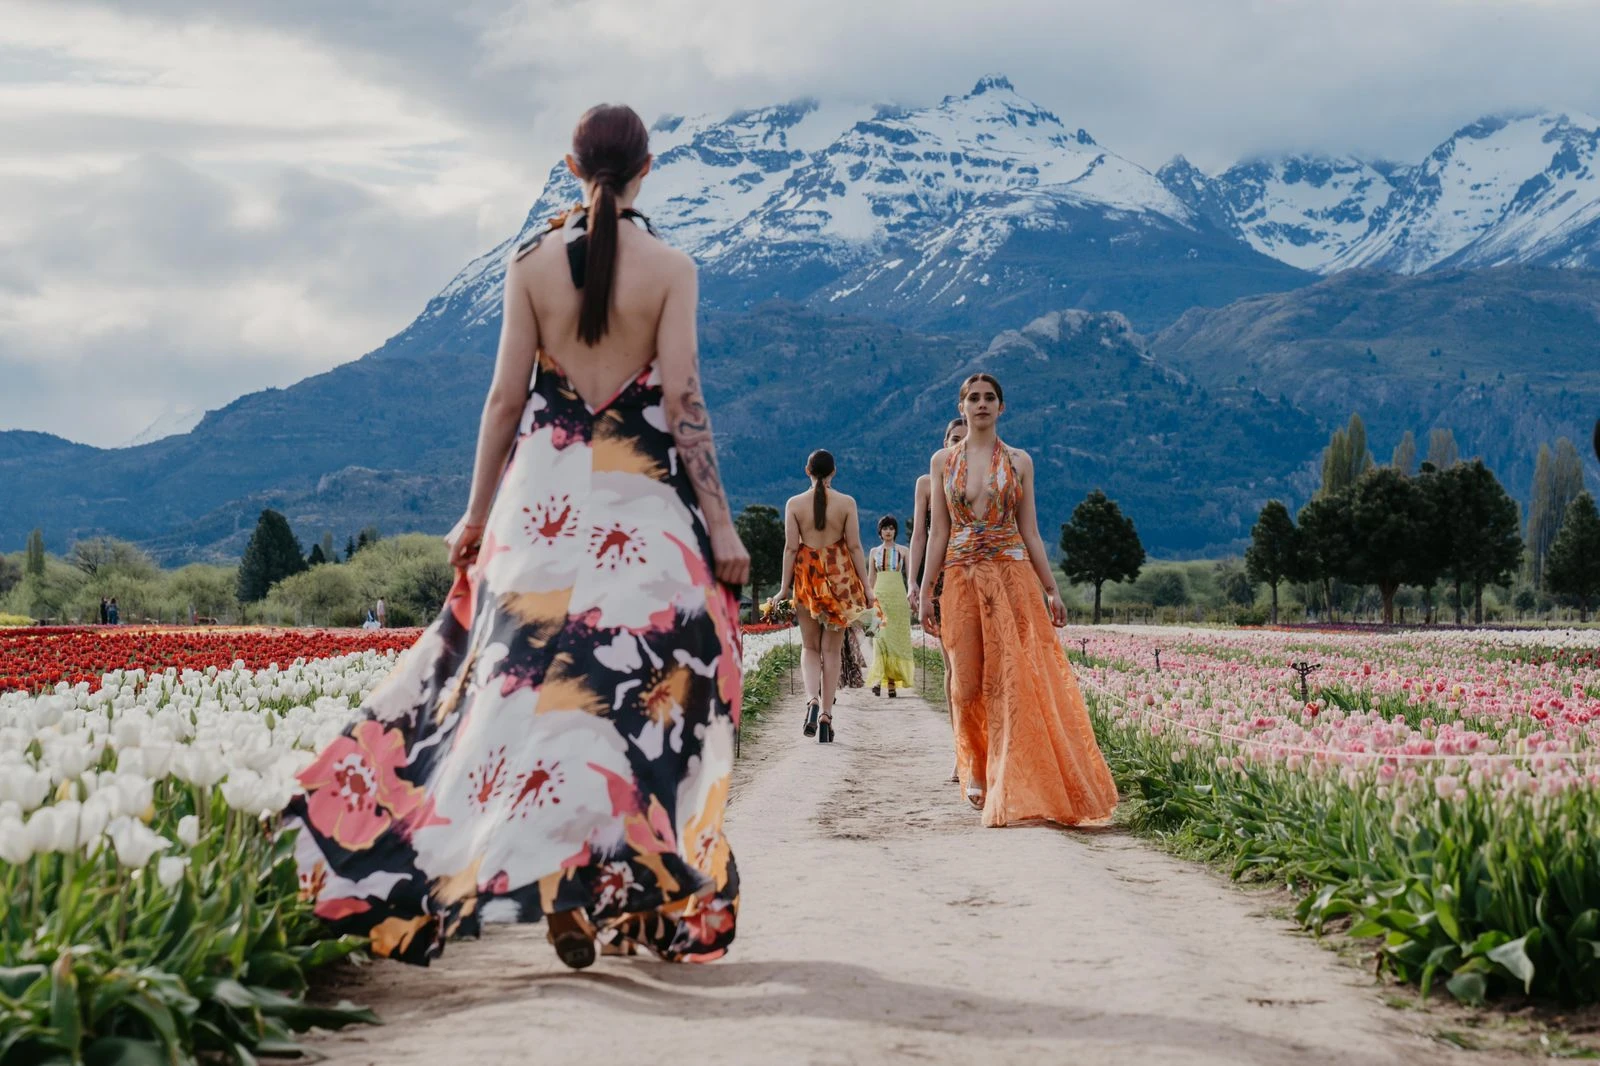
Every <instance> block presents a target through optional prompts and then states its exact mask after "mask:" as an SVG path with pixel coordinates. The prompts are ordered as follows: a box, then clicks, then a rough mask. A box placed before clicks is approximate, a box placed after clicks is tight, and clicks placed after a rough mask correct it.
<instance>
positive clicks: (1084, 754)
mask: <svg viewBox="0 0 1600 1066" xmlns="http://www.w3.org/2000/svg"><path fill="white" fill-rule="evenodd" d="M944 575H945V579H944V596H943V602H942V604H941V610H942V613H943V616H944V617H943V620H942V624H941V627H940V634H941V636H942V638H943V640H944V647H945V651H946V652H947V653H948V654H949V656H950V695H951V707H952V716H953V717H954V719H955V732H956V762H957V765H958V768H959V773H960V776H961V785H962V788H963V790H965V788H966V786H967V785H968V784H969V783H970V782H971V781H972V780H973V779H974V778H977V780H979V781H982V782H986V783H987V791H986V794H985V797H984V807H983V824H984V825H986V826H1001V825H1012V824H1015V823H1017V822H1025V821H1031V820H1037V819H1043V820H1046V821H1051V822H1056V823H1059V824H1061V825H1081V824H1083V823H1085V822H1103V821H1105V820H1106V819H1108V818H1110V817H1111V813H1112V811H1114V810H1115V809H1116V806H1117V786H1116V784H1115V783H1114V782H1113V781H1112V780H1111V771H1110V770H1109V769H1108V768H1107V767H1106V762H1105V759H1104V758H1103V757H1102V756H1101V754H1100V747H1099V745H1098V744H1096V743H1095V739H1094V727H1093V726H1092V725H1091V724H1090V722H1089V709H1088V707H1087V706H1085V704H1084V702H1083V694H1082V693H1081V692H1079V691H1078V682H1077V679H1076V678H1075V677H1074V676H1073V674H1072V667H1071V666H1070V665H1068V663H1067V656H1066V653H1065V652H1064V651H1062V650H1061V643H1060V641H1059V640H1057V639H1056V631H1055V627H1054V626H1052V625H1051V624H1050V612H1049V611H1048V610H1047V609H1046V607H1045V602H1044V596H1043V594H1042V593H1041V592H1040V590H1039V579H1038V578H1037V577H1036V576H1035V575H1034V572H1033V567H1032V566H1030V565H1029V564H1028V563H1026V562H1023V561H1020V560H1016V559H985V560H981V561H979V562H974V563H969V564H965V565H962V566H951V567H946V568H945V571H944Z"/></svg>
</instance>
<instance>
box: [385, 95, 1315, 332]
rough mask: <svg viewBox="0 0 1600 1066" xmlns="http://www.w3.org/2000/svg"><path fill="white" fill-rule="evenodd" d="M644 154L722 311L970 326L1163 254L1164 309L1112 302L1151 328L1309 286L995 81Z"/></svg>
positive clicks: (744, 122) (651, 199)
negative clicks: (771, 310)
mask: <svg viewBox="0 0 1600 1066" xmlns="http://www.w3.org/2000/svg"><path fill="white" fill-rule="evenodd" d="M651 149H652V151H653V152H654V153H655V156H656V163H655V166H654V168H653V170H652V172H651V174H650V176H649V178H648V179H647V180H646V181H645V183H644V186H643V189H642V191H641V194H640V200H639V205H638V206H639V208H640V209H641V210H642V211H644V212H645V213H647V214H648V215H650V217H651V219H652V220H653V222H654V223H655V225H656V228H657V230H658V231H659V232H660V233H661V234H662V235H663V236H664V237H665V238H666V239H667V240H669V241H671V242H672V243H674V244H675V245H677V246H678V247H680V248H682V249H684V250H685V251H687V252H689V253H690V254H691V255H693V256H694V257H695V259H696V260H697V261H698V262H699V263H700V265H701V271H702V274H701V277H702V292H703V293H704V294H705V296H706V298H707V301H708V303H709V304H710V305H711V306H714V307H722V308H725V309H732V308H740V307H747V306H750V305H751V304H754V303H756V302H759V301H762V300H766V299H771V298H780V299H785V300H790V301H794V302H799V303H812V304H815V305H818V306H828V307H830V308H834V309H838V310H849V311H867V312H896V313H900V314H903V315H904V316H905V317H906V318H907V320H908V321H915V322H918V323H921V324H942V325H948V324H961V325H966V324H972V321H971V320H972V316H973V314H974V307H975V306H981V307H983V308H989V307H991V306H993V304H994V301H993V299H992V298H991V297H992V295H993V294H995V293H1005V294H1007V295H1008V296H1011V297H1015V296H1016V294H1017V293H1018V292H1019V291H1020V290H1019V286H1020V287H1021V288H1023V289H1026V288H1036V287H1037V286H1038V285H1040V284H1042V285H1044V286H1045V288H1046V289H1054V290H1055V292H1054V299H1055V300H1056V301H1057V302H1061V301H1066V302H1078V303H1081V304H1082V305H1083V306H1086V307H1094V306H1102V307H1104V306H1122V304H1123V301H1122V299H1121V297H1122V292H1121V287H1122V285H1123V284H1124V283H1125V282H1126V281H1127V278H1128V276H1129V275H1130V273H1136V272H1138V270H1139V269H1142V268H1143V267H1151V266H1154V267H1157V268H1160V267H1161V265H1162V264H1168V265H1169V267H1170V269H1171V270H1172V271H1173V274H1174V278H1175V284H1174V287H1173V289H1172V290H1171V292H1170V294H1168V296H1167V297H1164V298H1163V299H1164V302H1162V303H1161V305H1160V307H1159V308H1155V307H1153V306H1147V307H1143V308H1141V307H1139V306H1128V307H1122V309H1124V310H1126V311H1128V313H1130V314H1131V315H1132V316H1133V317H1134V318H1135V321H1140V319H1141V311H1147V312H1149V314H1147V315H1145V316H1144V320H1143V322H1142V323H1141V324H1142V325H1146V326H1148V325H1152V324H1153V323H1152V321H1151V316H1152V315H1153V316H1155V317H1159V318H1170V317H1172V316H1175V315H1176V314H1177V313H1179V312H1181V311H1182V310H1184V309H1185V308H1186V307H1187V306H1188V305H1190V304H1193V303H1205V304H1215V303H1219V302H1226V301H1227V300H1228V299H1233V298H1235V297H1237V296H1240V295H1245V294H1246V293H1250V292H1257V291H1261V290H1262V289H1263V288H1274V289H1276V288H1283V287H1286V286H1293V285H1295V284H1299V283H1300V282H1301V280H1302V279H1301V278H1300V277H1298V276H1297V275H1296V274H1295V273H1294V272H1293V271H1286V270H1284V269H1283V268H1282V267H1280V266H1279V265H1278V264H1276V263H1274V262H1272V261H1271V260H1270V259H1266V258H1264V257H1261V256H1259V255H1257V254H1256V253H1255V252H1254V251H1253V250H1252V249H1250V248H1248V247H1246V246H1243V245H1241V244H1240V243H1239V242H1237V241H1235V240H1234V239H1233V238H1232V237H1231V235H1230V234H1228V233H1226V232H1224V231H1222V230H1219V229H1217V228H1216V227H1215V226H1214V225H1213V224H1212V223H1211V222H1209V221H1208V220H1206V219H1204V218H1202V217H1200V216H1199V215H1197V214H1196V213H1195V212H1194V211H1193V210H1192V209H1191V208H1190V206H1189V205H1188V204H1186V203H1185V202H1184V200H1183V199H1182V198H1180V197H1179V196H1178V195H1176V194H1175V193H1174V192H1173V190H1172V189H1170V188H1168V187H1167V186H1166V185H1165V184H1163V183H1162V181H1161V180H1160V179H1159V178H1158V177H1157V176H1156V175H1155V174H1152V173H1151V172H1150V171H1148V170H1146V169H1145V168H1143V167H1141V166H1139V165H1138V164H1137V163H1134V162H1132V161H1130V160H1128V159H1125V158H1123V157H1122V156H1119V155H1117V154H1116V153H1115V152H1112V151H1110V150H1108V149H1106V148H1105V147H1103V146H1101V145H1100V144H1098V143H1097V142H1096V141H1095V140H1094V138H1093V137H1091V136H1090V135H1089V134H1088V133H1087V132H1086V131H1084V130H1082V129H1077V128H1072V127H1069V126H1068V125H1067V124H1066V123H1064V122H1063V121H1062V120H1061V119H1060V118H1058V117H1057V116H1056V115H1054V114H1052V113H1050V112H1049V111H1047V110H1045V109H1044V108H1042V107H1040V106H1039V105H1037V104H1035V103H1033V102H1031V101H1029V100H1027V99H1026V98H1024V97H1023V96H1021V95H1020V94H1019V93H1018V92H1017V91H1016V89H1015V87H1014V86H1013V85H1012V84H1011V82H1010V81H1008V80H1007V79H1005V78H1003V77H999V76H989V77H985V78H983V79H982V80H980V81H979V82H978V83H977V84H976V85H975V86H974V87H973V89H972V91H971V92H969V93H967V94H966V95H965V96H950V97H946V98H945V99H944V100H942V101H940V102H939V103H938V104H935V105H932V106H929V107H921V108H900V107H875V108H865V107H863V108H851V107H832V106H825V105H822V104H819V103H818V102H816V101H799V102H796V103H791V104H786V105H781V106H777V107H767V108H761V109H759V110H753V111H741V112H737V113H735V114H734V115H732V116H729V117H727V118H713V117H707V116H701V117H697V118H679V117H668V118H664V119H662V120H660V121H658V122H657V123H656V124H655V126H654V127H652V131H651ZM578 197H579V189H578V185H577V183H576V182H575V181H574V180H573V178H572V177H571V175H570V174H568V173H567V171H566V168H565V166H564V165H563V164H557V165H556V166H555V167H553V168H552V169H551V171H550V175H549V177H548V179H547V181H546V184H545V187H544V190H543V192H542V193H541V194H540V196H539V198H538V200H537V201H536V202H535V204H534V206H533V208H532V210H530V211H529V213H528V216H527V220H526V222H525V223H524V226H523V228H522V231H521V232H520V233H518V234H517V235H516V236H514V237H511V238H508V239H507V241H505V242H504V243H503V244H502V245H500V246H498V247H496V248H494V249H492V250H491V251H489V252H488V253H486V254H485V255H483V256H481V257H479V258H478V259H476V260H474V261H473V262H472V263H470V264H468V266H467V267H466V269H464V270H463V271H462V272H461V273H460V274H459V275H457V277H456V278H455V279H454V280H453V281H452V282H451V283H450V285H449V286H447V287H446V289H445V290H444V291H443V292H442V293H441V294H440V295H439V297H437V298H436V299H435V300H434V301H433V302H432V303H431V304H430V306H429V308H428V310H427V311H426V312H424V315H423V318H422V319H419V322H418V323H417V324H416V326H414V327H413V329H415V328H417V327H418V326H424V325H426V323H427V322H428V320H430V319H433V320H437V321H439V322H440V323H441V324H442V323H443V322H445V321H452V322H456V323H462V322H463V321H465V323H468V324H486V323H487V322H489V321H491V320H492V319H493V318H494V317H495V316H497V315H498V312H499V287H500V285H501V279H502V277H503V272H504V263H505V258H506V255H507V253H508V252H509V250H510V249H511V248H512V247H513V246H514V245H515V244H516V243H518V242H519V241H521V240H523V239H526V237H527V236H528V235H529V234H531V233H534V232H537V231H538V230H539V229H541V228H542V227H543V226H544V224H545V222H546V221H547V220H548V219H549V217H551V216H552V215H554V214H557V213H559V212H560V211H561V210H563V209H565V208H566V207H567V206H569V205H571V204H572V203H574V202H575V201H576V200H577V199H578ZM1022 261H1025V262H1026V266H1025V268H1019V267H1017V266H1016V263H1018V262H1022ZM1008 264H1010V265H1008ZM1018 269H1021V270H1022V273H1024V274H1026V275H1027V276H1026V277H1023V276H1021V275H1019V273H1018ZM1185 279H1189V280H1192V281H1193V284H1192V285H1189V284H1188V283H1187V281H1186V280H1185ZM1141 287H1142V288H1147V287H1148V286H1141ZM1137 299H1145V300H1146V303H1147V304H1148V303H1149V301H1148V299H1146V298H1145V297H1143V296H1141V297H1138V298H1137ZM1168 304H1170V305H1171V306H1167V305H1168ZM980 317H981V316H980ZM408 332H410V331H408Z"/></svg>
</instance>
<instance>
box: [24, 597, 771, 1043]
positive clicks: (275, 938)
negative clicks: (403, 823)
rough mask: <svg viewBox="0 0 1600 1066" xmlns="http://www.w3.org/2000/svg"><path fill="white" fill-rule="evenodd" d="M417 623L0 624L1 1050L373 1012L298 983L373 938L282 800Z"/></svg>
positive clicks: (755, 657)
mask: <svg viewBox="0 0 1600 1066" xmlns="http://www.w3.org/2000/svg"><path fill="white" fill-rule="evenodd" d="M416 636H417V631H416V630H410V631H406V630H379V631H374V632H320V631H263V630H231V631H230V630H212V631H188V630H138V629H131V628H130V629H99V630H89V629H36V630H7V631H4V632H3V633H0V681H3V686H0V687H3V688H4V689H6V690H8V691H0V892H3V898H4V899H5V910H4V914H3V915H0V1066H13V1064H30V1066H32V1064H42V1063H49V1062H61V1063H78V1062H87V1063H93V1064H111V1063H125V1064H129V1066H136V1064H143V1063H157V1062H161V1063H187V1062H193V1061H199V1060H201V1059H204V1060H205V1061H232V1062H240V1063H248V1062H253V1061H254V1057H255V1056H259V1055H261V1054H264V1053H272V1052H275V1051H276V1052H283V1051H288V1050H292V1047H293V1045H292V1042H291V1035H292V1033H293V1032H294V1031H297V1030H302V1029H304V1028H306V1027H308V1026H311V1025H318V1026H323V1027H337V1026H340V1025H344V1024H348V1023H351V1022H358V1021H371V1020H373V1019H372V1017H371V1015H370V1014H368V1013H367V1012H365V1011H363V1010H361V1009H359V1008H356V1007H353V1006H351V1005H349V1004H344V1003H341V1004H337V1005H334V1006H313V1005H309V1004H307V1003H306V1002H305V1001H304V999H303V993H304V992H305V990H306V987H307V977H308V975H309V974H310V972H311V971H312V970H314V969H316V968H317V967H319V966H323V965H326V964H327V963H330V962H332V961H334V960H336V959H339V958H342V957H344V956H346V955H348V954H349V953H351V952H352V951H355V950H358V949H359V948H361V947H362V946H363V945H362V943H361V942H359V941H354V940H348V939H347V940H337V941H335V940H329V939H327V937H326V934H325V932H324V930H323V927H322V925H321V923H320V922H319V921H318V919H317V918H316V916H315V915H314V914H313V913H312V911H311V909H310V905H309V904H308V903H305V902H303V901H302V900H301V899H300V895H301V888H302V886H301V885H300V884H299V880H298V875H297V873H296V870H295V865H294V862H293V859H292V855H291V853H292V848H293V841H292V840H287V839H282V838H279V837H277V836H276V835H275V829H276V819H277V813H278V811H279V810H281V809H282V807H283V805H284V804H285V803H286V802H287V800H288V799H289V797H290V796H291V795H292V794H293V792H294V791H295V790H296V789H297V788H298V785H297V783H296V780H295V778H296V775H297V774H298V773H299V771H300V770H302V769H303V768H304V767H306V766H307V765H308V764H309V763H310V762H311V761H312V759H313V757H314V755H315V753H316V752H317V751H318V750H320V749H321V748H322V747H323V746H324V745H326V744H328V743H329V742H330V741H332V740H333V739H334V738H335V737H337V736H338V735H339V733H340V732H341V731H342V730H343V729H344V727H345V726H346V725H347V724H348V723H349V722H351V721H352V720H353V719H354V717H355V713H356V709H357V708H358V707H359V706H360V705H361V703H362V701H363V699H364V698H365V697H366V696H367V695H368V694H369V693H370V692H371V691H372V690H373V689H374V688H375V687H376V686H377V684H378V683H379V682H380V681H381V680H382V679H383V678H384V676H385V675H386V674H388V672H389V671H390V669H391V668H392V667H393V665H394V662H395V657H396V655H397V654H398V652H399V650H400V649H403V648H405V647H407V646H409V645H410V644H411V643H412V642H413V641H415V639H416ZM789 639H790V638H789V637H788V635H787V634H785V633H782V632H774V633H765V634H760V635H751V636H749V637H747V639H746V641H745V663H746V667H747V669H750V670H753V669H754V668H755V667H756V666H757V665H758V664H759V662H760V660H761V659H762V658H763V657H764V656H765V655H766V654H767V653H768V652H769V651H772V650H773V649H774V648H775V647H777V646H778V645H781V644H784V643H786V642H787V641H788V640H789Z"/></svg>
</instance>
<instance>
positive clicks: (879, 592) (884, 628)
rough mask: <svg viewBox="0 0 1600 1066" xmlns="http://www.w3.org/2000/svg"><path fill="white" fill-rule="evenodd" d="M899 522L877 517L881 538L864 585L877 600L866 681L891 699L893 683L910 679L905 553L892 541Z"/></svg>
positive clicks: (878, 693) (870, 556)
mask: <svg viewBox="0 0 1600 1066" xmlns="http://www.w3.org/2000/svg"><path fill="white" fill-rule="evenodd" d="M899 535H900V523H899V522H898V521H896V520H895V517H894V516H893V515H884V516H883V517H882V518H880V519H878V539H879V540H880V541H882V543H881V544H879V545H878V546H877V547H876V548H873V549H872V551H871V552H870V553H869V554H868V556H867V584H869V585H871V586H872V592H873V595H874V596H876V597H877V600H878V635H877V639H875V640H874V641H873V642H872V670H871V672H870V673H868V675H867V683H868V684H870V685H871V686H872V694H873V695H874V696H881V695H883V689H884V687H885V686H887V687H888V689H889V698H890V699H893V698H894V695H895V691H894V690H895V686H896V685H909V684H911V681H912V675H911V671H912V659H911V607H910V604H909V603H908V602H907V600H906V552H905V549H904V548H902V547H900V545H898V544H896V543H895V540H896V539H897V538H898V537H899Z"/></svg>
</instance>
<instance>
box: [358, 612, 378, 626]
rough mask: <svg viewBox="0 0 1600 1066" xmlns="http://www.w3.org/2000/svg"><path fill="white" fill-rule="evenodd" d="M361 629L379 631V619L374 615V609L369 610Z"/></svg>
mask: <svg viewBox="0 0 1600 1066" xmlns="http://www.w3.org/2000/svg"><path fill="white" fill-rule="evenodd" d="M361 628H362V629H377V628H378V618H377V616H376V615H374V614H373V613H372V608H371V607H368V608H367V617H366V618H365V619H363V620H362V622H361Z"/></svg>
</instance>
